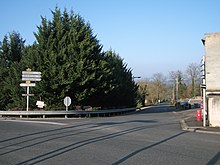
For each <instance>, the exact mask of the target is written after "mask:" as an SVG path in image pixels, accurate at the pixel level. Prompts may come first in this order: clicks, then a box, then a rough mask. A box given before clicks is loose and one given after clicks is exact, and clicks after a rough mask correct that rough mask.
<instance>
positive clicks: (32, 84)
mask: <svg viewBox="0 0 220 165" xmlns="http://www.w3.org/2000/svg"><path fill="white" fill-rule="evenodd" d="M20 86H21V87H34V86H36V84H35V83H30V84H26V83H21V84H20Z"/></svg>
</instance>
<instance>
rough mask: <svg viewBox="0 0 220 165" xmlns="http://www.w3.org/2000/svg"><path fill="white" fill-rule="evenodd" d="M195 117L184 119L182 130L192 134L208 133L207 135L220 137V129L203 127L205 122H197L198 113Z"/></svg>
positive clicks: (181, 122)
mask: <svg viewBox="0 0 220 165" xmlns="http://www.w3.org/2000/svg"><path fill="white" fill-rule="evenodd" d="M193 114H194V115H191V116H188V117H186V118H183V119H182V120H181V121H180V124H181V127H182V130H185V131H191V132H199V133H207V134H218V135H220V127H209V126H206V127H203V121H202V120H201V121H197V120H196V113H193ZM206 123H208V122H206Z"/></svg>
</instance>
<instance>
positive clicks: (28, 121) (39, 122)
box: [2, 120, 67, 125]
mask: <svg viewBox="0 0 220 165" xmlns="http://www.w3.org/2000/svg"><path fill="white" fill-rule="evenodd" d="M2 121H11V122H20V123H36V124H52V125H67V124H65V123H57V122H48V121H33V120H32V121H31V120H2Z"/></svg>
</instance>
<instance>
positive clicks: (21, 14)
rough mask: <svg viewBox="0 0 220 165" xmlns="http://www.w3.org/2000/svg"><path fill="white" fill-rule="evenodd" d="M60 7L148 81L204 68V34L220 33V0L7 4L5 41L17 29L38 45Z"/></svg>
mask: <svg viewBox="0 0 220 165" xmlns="http://www.w3.org/2000/svg"><path fill="white" fill-rule="evenodd" d="M56 5H57V6H58V7H59V8H60V9H61V10H63V9H64V7H66V8H67V9H68V11H70V10H71V9H72V10H73V11H74V12H75V13H79V14H80V15H81V16H82V17H83V18H84V19H85V21H86V22H89V23H90V24H91V27H92V28H93V32H94V34H97V38H98V39H99V40H100V43H101V44H102V45H103V48H104V50H108V49H110V48H112V49H113V50H115V51H116V52H117V53H118V54H119V55H120V56H121V57H122V58H123V59H124V62H125V63H127V64H128V66H129V67H131V68H132V70H133V74H134V76H141V77H142V78H147V77H151V76H152V75H153V74H154V73H158V72H161V73H163V74H164V75H168V73H169V71H177V70H181V71H183V72H184V71H185V70H186V67H187V66H188V65H189V64H190V63H199V62H200V60H201V57H202V56H203V54H204V48H203V45H202V42H201V39H202V38H203V37H204V34H205V33H210V32H219V31H220V10H219V6H220V1H219V0H151V1H150V0H108V1H107V0H106V1H105V0H62V1H61V0H60V1H59V0H35V1H34V0H4V1H1V5H0V20H1V24H0V41H2V39H3V37H4V35H6V34H8V33H9V32H12V31H13V30H15V31H17V32H19V33H20V34H21V36H22V37H23V38H24V39H25V40H26V44H32V43H33V42H34V41H35V38H34V35H33V32H36V31H37V25H40V24H41V17H40V16H43V17H47V18H48V19H51V17H52V14H51V10H54V8H55V6H56Z"/></svg>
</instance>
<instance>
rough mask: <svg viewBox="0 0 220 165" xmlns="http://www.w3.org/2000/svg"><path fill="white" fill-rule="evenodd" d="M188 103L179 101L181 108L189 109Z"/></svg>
mask: <svg viewBox="0 0 220 165" xmlns="http://www.w3.org/2000/svg"><path fill="white" fill-rule="evenodd" d="M190 106H191V105H190V104H189V103H188V102H180V108H181V109H190Z"/></svg>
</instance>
